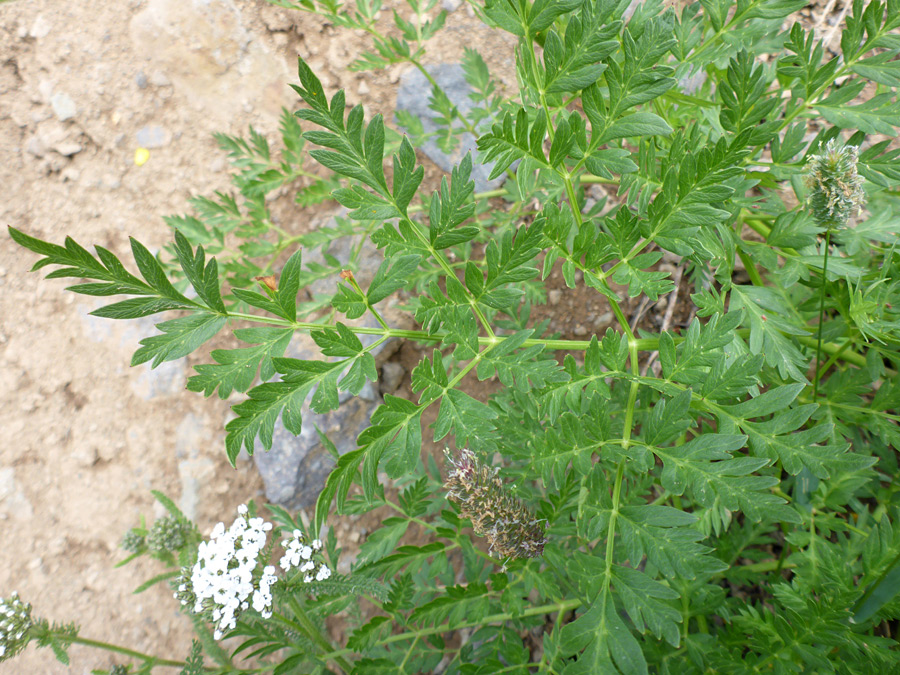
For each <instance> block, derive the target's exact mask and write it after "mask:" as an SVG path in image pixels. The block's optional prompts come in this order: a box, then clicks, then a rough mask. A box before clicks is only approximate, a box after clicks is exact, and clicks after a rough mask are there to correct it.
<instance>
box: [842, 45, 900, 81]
mask: <svg viewBox="0 0 900 675" xmlns="http://www.w3.org/2000/svg"><path fill="white" fill-rule="evenodd" d="M896 58H897V52H896V51H895V52H881V53H880V54H876V55H874V56H870V57H869V58H867V59H862V60H861V61H857V62H856V63H855V64H853V65H852V66H851V67H850V70H852V71H853V72H854V73H856V74H857V75H860V76H862V77H863V78H865V79H867V80H872V81H874V82H878V83H879V84H883V85H885V86H888V87H900V61H897V60H896Z"/></svg>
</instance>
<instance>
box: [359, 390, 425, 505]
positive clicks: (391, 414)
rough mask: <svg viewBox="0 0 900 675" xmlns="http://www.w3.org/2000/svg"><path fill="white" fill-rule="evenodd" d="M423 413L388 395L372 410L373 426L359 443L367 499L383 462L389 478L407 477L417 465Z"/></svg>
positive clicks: (407, 403)
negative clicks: (363, 453)
mask: <svg viewBox="0 0 900 675" xmlns="http://www.w3.org/2000/svg"><path fill="white" fill-rule="evenodd" d="M423 409H424V406H418V405H416V404H415V403H413V402H412V401H407V400H406V399H403V398H399V397H397V396H391V395H389V394H388V395H385V397H384V403H383V404H381V405H380V406H378V408H376V409H375V412H374V413H373V414H372V425H371V426H370V427H369V428H368V429H365V430H364V431H363V432H362V433H361V434H360V435H359V439H358V443H359V445H360V447H363V448H365V453H366V456H365V459H366V471H365V472H364V474H363V478H364V480H363V487H364V488H365V489H367V493H366V495H367V496H369V495H372V494H374V491H375V486H376V485H378V480H377V472H378V467H379V464H380V463H381V462H382V461H384V463H385V470H386V471H387V472H388V475H390V476H391V477H392V478H396V477H398V476H401V475H404V474H405V473H408V472H409V471H411V470H412V469H413V468H414V467H415V466H416V464H417V463H418V459H419V453H420V452H421V451H422V410H423Z"/></svg>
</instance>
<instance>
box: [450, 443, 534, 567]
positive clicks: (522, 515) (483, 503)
mask: <svg viewBox="0 0 900 675" xmlns="http://www.w3.org/2000/svg"><path fill="white" fill-rule="evenodd" d="M447 459H448V461H449V462H450V463H451V464H452V465H453V470H452V471H451V472H450V475H449V476H448V477H447V481H446V482H445V483H444V487H445V488H446V490H447V493H448V496H449V497H450V499H452V500H453V501H455V502H458V503H459V505H460V511H461V513H462V515H463V516H464V517H466V518H468V519H469V520H471V521H472V527H473V528H474V529H475V533H476V534H478V535H480V536H483V537H486V538H487V540H488V543H489V544H490V546H491V552H492V553H493V552H496V553H497V555H498V556H500V557H501V558H536V557H537V556H539V555H541V553H543V552H544V544H545V543H546V541H547V539H546V538H545V537H544V527H543V525H542V524H541V521H539V520H537V519H536V518H534V516H533V515H532V514H531V513H529V511H528V509H527V508H525V506H524V505H523V504H522V503H521V502H520V501H519V500H517V499H516V498H515V497H512V496H511V495H509V494H508V493H507V491H506V488H505V487H504V485H503V483H502V482H501V480H500V479H499V478H498V477H497V474H498V472H499V469H497V468H494V467H490V466H487V465H485V464H482V463H481V461H480V460H479V459H478V458H477V457H476V456H475V453H473V452H472V451H471V450H469V449H468V448H464V449H462V450H461V451H460V452H459V456H458V458H457V459H455V460H454V459H453V458H452V457H451V456H450V454H449V452H448V453H447Z"/></svg>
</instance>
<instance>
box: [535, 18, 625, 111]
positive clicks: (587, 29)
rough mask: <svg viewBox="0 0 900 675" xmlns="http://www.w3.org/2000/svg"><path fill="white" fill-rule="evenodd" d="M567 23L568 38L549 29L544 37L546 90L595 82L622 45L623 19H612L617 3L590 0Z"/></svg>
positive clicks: (552, 91) (559, 90) (556, 91)
mask: <svg viewBox="0 0 900 675" xmlns="http://www.w3.org/2000/svg"><path fill="white" fill-rule="evenodd" d="M582 7H583V8H582V10H581V13H580V15H573V16H572V17H571V18H570V19H569V21H568V23H567V24H566V31H565V39H564V40H563V39H560V38H559V36H557V34H556V32H555V31H552V30H551V31H549V32H548V33H547V36H546V38H545V40H544V82H543V84H544V91H545V92H546V93H548V94H562V93H566V92H575V91H579V90H581V89H584V88H585V87H587V86H589V85H591V84H593V83H594V82H596V81H597V80H598V79H599V78H600V75H601V74H602V73H603V71H604V69H605V68H606V66H605V65H604V64H602V63H600V62H601V61H603V60H604V59H606V58H607V57H608V56H609V55H610V54H612V53H613V52H614V51H615V50H616V49H618V47H619V42H618V40H617V39H616V37H617V35H618V33H619V30H620V29H621V27H622V23H621V21H611V20H610V19H611V16H612V13H613V9H614V5H612V4H607V3H588V4H584V5H583V6H582Z"/></svg>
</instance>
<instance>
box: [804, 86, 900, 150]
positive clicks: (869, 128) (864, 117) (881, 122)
mask: <svg viewBox="0 0 900 675" xmlns="http://www.w3.org/2000/svg"><path fill="white" fill-rule="evenodd" d="M865 85H866V82H865V81H864V80H859V81H857V82H851V83H849V84H845V85H844V86H842V87H841V88H839V89H836V90H834V91H833V92H832V93H831V94H830V95H829V96H828V97H826V98H825V99H824V100H823V101H819V102H818V103H816V104H814V106H813V107H814V108H815V109H816V110H817V111H818V112H819V113H820V114H821V115H822V117H824V118H825V119H826V120H827V121H828V122H829V123H831V124H833V125H835V126H836V127H840V128H841V129H853V130H856V129H859V130H860V131H864V132H865V133H867V134H884V135H885V136H896V135H897V127H900V102H898V101H895V100H894V96H893V95H892V94H876V95H875V96H873V97H872V98H870V99H868V100H866V101H864V102H863V103H860V104H859V105H854V106H850V105H847V104H848V103H849V102H850V101H852V100H854V99H855V98H856V97H857V96H858V95H859V94H860V93H861V92H862V90H863V89H864V88H865Z"/></svg>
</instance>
